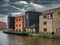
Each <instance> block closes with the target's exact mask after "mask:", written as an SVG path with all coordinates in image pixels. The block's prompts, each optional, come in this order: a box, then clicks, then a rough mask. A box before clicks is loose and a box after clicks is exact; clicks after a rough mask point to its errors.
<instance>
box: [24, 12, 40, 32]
mask: <svg viewBox="0 0 60 45" xmlns="http://www.w3.org/2000/svg"><path fill="white" fill-rule="evenodd" d="M40 14H41V13H40V12H36V11H27V12H25V17H26V30H27V31H28V32H39V30H38V29H37V28H38V27H39V26H38V25H39V15H40ZM36 25H37V26H36Z"/></svg>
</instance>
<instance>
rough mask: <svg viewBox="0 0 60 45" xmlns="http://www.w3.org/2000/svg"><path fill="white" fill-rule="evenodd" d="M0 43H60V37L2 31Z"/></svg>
mask: <svg viewBox="0 0 60 45" xmlns="http://www.w3.org/2000/svg"><path fill="white" fill-rule="evenodd" d="M0 45H60V39H47V38H40V37H29V36H17V35H10V34H4V33H3V32H2V31H0Z"/></svg>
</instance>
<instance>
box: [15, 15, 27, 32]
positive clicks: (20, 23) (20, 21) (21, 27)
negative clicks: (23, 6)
mask: <svg viewBox="0 0 60 45" xmlns="http://www.w3.org/2000/svg"><path fill="white" fill-rule="evenodd" d="M25 26H26V25H25V16H24V15H21V16H15V31H17V32H23V31H25Z"/></svg>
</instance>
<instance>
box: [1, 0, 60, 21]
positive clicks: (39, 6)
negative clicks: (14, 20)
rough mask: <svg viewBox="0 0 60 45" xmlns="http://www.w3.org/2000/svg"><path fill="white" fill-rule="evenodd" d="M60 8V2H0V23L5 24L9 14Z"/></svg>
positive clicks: (13, 0) (19, 0)
mask: <svg viewBox="0 0 60 45" xmlns="http://www.w3.org/2000/svg"><path fill="white" fill-rule="evenodd" d="M57 7H60V0H0V17H1V18H0V21H3V22H7V20H6V19H7V18H6V16H7V15H8V14H10V13H17V14H19V13H22V14H23V13H24V12H25V11H27V10H36V11H44V10H48V9H52V8H57Z"/></svg>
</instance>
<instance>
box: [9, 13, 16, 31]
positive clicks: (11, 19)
mask: <svg viewBox="0 0 60 45" xmlns="http://www.w3.org/2000/svg"><path fill="white" fill-rule="evenodd" d="M8 28H11V29H13V30H14V29H15V17H14V16H12V15H11V14H10V15H9V16H8Z"/></svg>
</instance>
